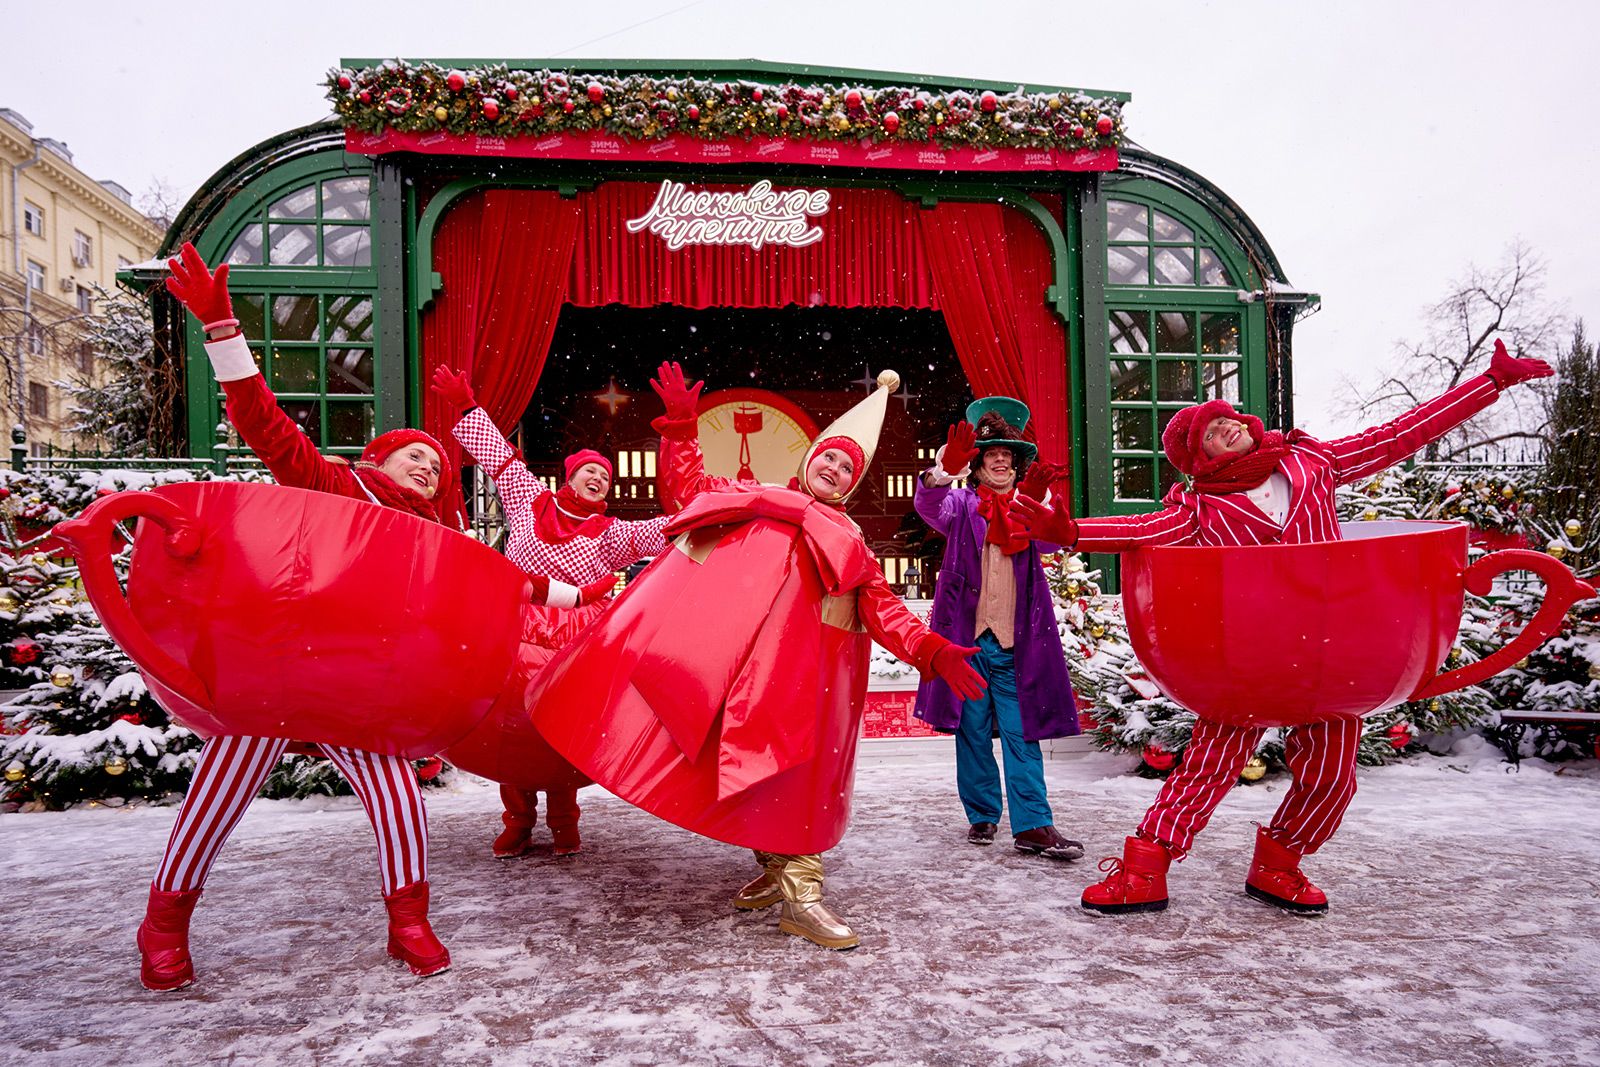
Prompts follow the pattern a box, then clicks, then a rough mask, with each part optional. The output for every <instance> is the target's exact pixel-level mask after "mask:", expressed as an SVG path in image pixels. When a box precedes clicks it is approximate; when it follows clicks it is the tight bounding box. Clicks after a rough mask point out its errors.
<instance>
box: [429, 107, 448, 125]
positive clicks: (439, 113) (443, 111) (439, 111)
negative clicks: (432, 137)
mask: <svg viewBox="0 0 1600 1067" xmlns="http://www.w3.org/2000/svg"><path fill="white" fill-rule="evenodd" d="M433 117H434V118H436V119H438V120H439V121H440V122H443V121H444V120H445V119H447V118H449V117H450V109H449V108H447V107H445V106H444V105H443V104H440V105H439V106H438V107H436V108H434V109H433Z"/></svg>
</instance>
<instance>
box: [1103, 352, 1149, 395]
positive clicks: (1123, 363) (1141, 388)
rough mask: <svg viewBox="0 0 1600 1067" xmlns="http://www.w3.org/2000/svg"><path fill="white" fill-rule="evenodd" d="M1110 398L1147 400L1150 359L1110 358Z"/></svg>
mask: <svg viewBox="0 0 1600 1067" xmlns="http://www.w3.org/2000/svg"><path fill="white" fill-rule="evenodd" d="M1111 399H1112V400H1149V399H1150V361H1149V360H1147V359H1114V360H1112V361H1111Z"/></svg>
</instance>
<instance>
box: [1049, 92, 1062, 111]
mask: <svg viewBox="0 0 1600 1067" xmlns="http://www.w3.org/2000/svg"><path fill="white" fill-rule="evenodd" d="M1050 110H1051V111H1060V110H1061V98H1060V97H1059V96H1052V97H1051V98H1050Z"/></svg>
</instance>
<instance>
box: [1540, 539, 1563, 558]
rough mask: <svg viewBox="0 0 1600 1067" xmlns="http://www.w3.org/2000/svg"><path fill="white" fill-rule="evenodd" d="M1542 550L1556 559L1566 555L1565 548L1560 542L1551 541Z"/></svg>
mask: <svg viewBox="0 0 1600 1067" xmlns="http://www.w3.org/2000/svg"><path fill="white" fill-rule="evenodd" d="M1544 550H1545V551H1546V552H1548V553H1550V554H1551V555H1552V556H1554V557H1555V558H1556V559H1560V558H1561V557H1562V556H1565V555H1566V554H1567V546H1566V545H1564V544H1562V543H1561V542H1560V541H1551V542H1550V543H1549V544H1548V545H1545V546H1544Z"/></svg>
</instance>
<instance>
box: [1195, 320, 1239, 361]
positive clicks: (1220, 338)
mask: <svg viewBox="0 0 1600 1067" xmlns="http://www.w3.org/2000/svg"><path fill="white" fill-rule="evenodd" d="M1200 351H1201V352H1202V353H1204V354H1205V355H1208V356H1226V355H1232V354H1233V353H1235V352H1237V351H1239V316H1237V315H1229V314H1218V313H1216V312H1206V313H1204V314H1202V315H1201V316H1200Z"/></svg>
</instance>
